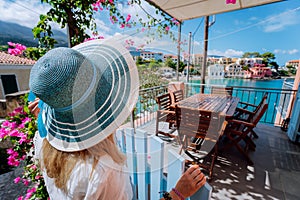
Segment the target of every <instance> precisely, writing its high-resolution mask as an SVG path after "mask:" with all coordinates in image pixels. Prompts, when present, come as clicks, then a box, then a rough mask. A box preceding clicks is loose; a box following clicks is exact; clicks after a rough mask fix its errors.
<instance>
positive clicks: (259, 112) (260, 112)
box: [250, 99, 268, 125]
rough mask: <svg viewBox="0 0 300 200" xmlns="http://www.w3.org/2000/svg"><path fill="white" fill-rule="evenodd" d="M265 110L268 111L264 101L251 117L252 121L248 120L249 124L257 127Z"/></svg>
mask: <svg viewBox="0 0 300 200" xmlns="http://www.w3.org/2000/svg"><path fill="white" fill-rule="evenodd" d="M267 109H268V104H267V102H266V99H265V100H264V101H263V103H262V105H261V106H259V108H258V110H257V111H256V112H255V114H254V115H253V117H252V119H250V122H251V123H253V124H254V125H257V123H258V122H259V120H260V119H261V118H262V117H263V115H264V114H265V112H266V110H267Z"/></svg>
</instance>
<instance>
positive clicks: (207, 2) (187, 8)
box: [147, 0, 283, 21]
mask: <svg viewBox="0 0 300 200" xmlns="http://www.w3.org/2000/svg"><path fill="white" fill-rule="evenodd" d="M147 1H148V2H149V3H151V4H154V5H155V6H156V7H158V8H160V9H161V10H163V11H164V12H166V13H167V14H168V15H170V16H172V17H174V18H176V19H177V20H179V21H184V20H189V19H194V18H198V17H203V16H209V15H214V14H218V13H224V12H229V11H234V10H240V9H244V8H250V7H254V6H259V5H264V4H269V3H274V2H279V1H283V0H147Z"/></svg>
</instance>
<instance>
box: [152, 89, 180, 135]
mask: <svg viewBox="0 0 300 200" xmlns="http://www.w3.org/2000/svg"><path fill="white" fill-rule="evenodd" d="M156 102H157V104H158V110H157V115H156V131H155V134H156V136H159V135H163V136H167V137H170V138H174V137H175V136H174V135H173V134H172V132H174V131H175V130H176V129H175V128H174V126H175V123H176V119H175V109H174V108H172V107H171V104H172V99H171V94H170V93H167V94H163V95H160V96H157V97H156ZM160 122H165V123H168V128H169V129H170V132H164V131H163V130H159V124H160Z"/></svg>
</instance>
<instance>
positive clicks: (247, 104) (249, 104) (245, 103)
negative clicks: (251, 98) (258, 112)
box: [239, 102, 257, 108]
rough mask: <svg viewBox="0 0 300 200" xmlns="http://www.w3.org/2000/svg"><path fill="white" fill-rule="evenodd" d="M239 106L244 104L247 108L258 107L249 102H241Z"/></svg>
mask: <svg viewBox="0 0 300 200" xmlns="http://www.w3.org/2000/svg"><path fill="white" fill-rule="evenodd" d="M239 104H242V105H246V107H247V106H251V107H255V108H256V107H257V105H255V104H251V103H247V102H239Z"/></svg>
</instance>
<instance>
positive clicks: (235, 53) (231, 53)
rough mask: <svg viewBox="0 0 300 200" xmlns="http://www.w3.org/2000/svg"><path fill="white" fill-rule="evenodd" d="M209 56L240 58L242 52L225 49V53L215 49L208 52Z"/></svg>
mask: <svg viewBox="0 0 300 200" xmlns="http://www.w3.org/2000/svg"><path fill="white" fill-rule="evenodd" d="M208 54H209V55H218V56H225V57H241V56H242V55H243V54H244V52H243V51H239V50H234V49H227V50H226V51H224V52H223V51H219V50H216V49H212V50H208Z"/></svg>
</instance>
